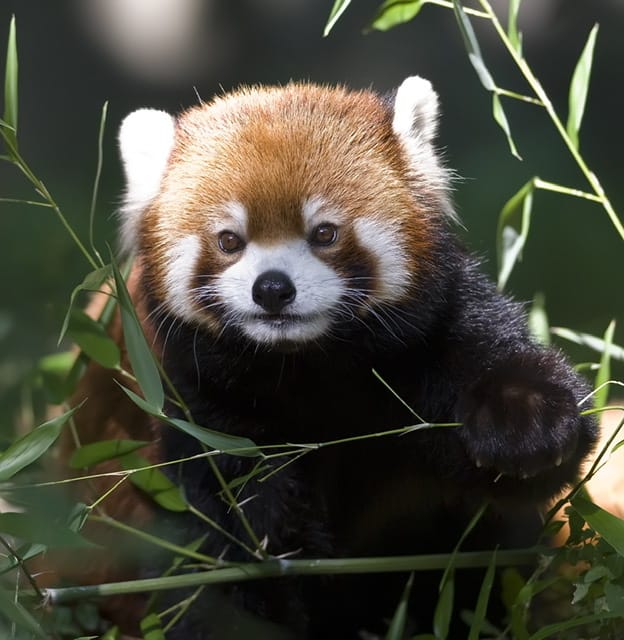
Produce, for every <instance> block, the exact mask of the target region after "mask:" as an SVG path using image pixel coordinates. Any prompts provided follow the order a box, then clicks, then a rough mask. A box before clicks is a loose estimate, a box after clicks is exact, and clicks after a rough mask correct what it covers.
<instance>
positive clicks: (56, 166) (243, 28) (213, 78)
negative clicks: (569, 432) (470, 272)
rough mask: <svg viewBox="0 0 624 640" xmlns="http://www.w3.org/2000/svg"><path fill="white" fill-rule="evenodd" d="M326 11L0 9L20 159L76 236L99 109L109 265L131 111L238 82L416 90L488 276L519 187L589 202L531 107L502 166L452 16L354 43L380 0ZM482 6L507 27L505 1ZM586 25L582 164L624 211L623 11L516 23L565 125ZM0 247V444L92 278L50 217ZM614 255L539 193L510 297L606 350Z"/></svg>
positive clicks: (138, 5) (11, 192)
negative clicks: (71, 304)
mask: <svg viewBox="0 0 624 640" xmlns="http://www.w3.org/2000/svg"><path fill="white" fill-rule="evenodd" d="M332 3H333V0H239V1H237V2H235V1H233V0H56V1H55V2H50V0H29V1H28V2H24V1H23V0H22V1H21V2H20V1H19V0H14V1H13V0H2V3H1V5H0V51H1V52H2V54H1V55H2V56H3V57H4V51H5V50H6V38H7V33H8V27H9V20H10V16H11V15H12V14H15V15H16V18H17V29H18V47H19V62H20V86H19V89H20V113H19V116H20V119H19V140H20V148H21V151H22V154H23V156H24V157H25V158H26V159H27V161H28V162H29V163H30V165H31V167H32V168H33V169H34V171H35V172H36V173H37V175H38V176H39V177H40V178H42V179H43V181H44V182H45V184H46V186H47V187H48V189H49V190H50V192H51V193H52V195H53V196H54V197H55V198H56V200H57V202H58V203H59V204H60V206H61V208H62V210H63V212H64V213H65V215H66V217H67V218H68V219H69V221H70V223H71V224H72V226H74V228H75V229H76V230H77V231H78V232H79V234H81V236H85V234H86V229H87V221H88V211H89V206H90V198H91V188H92V183H93V178H94V172H95V167H96V152H97V144H96V142H97V134H98V126H99V120H100V111H101V108H102V104H103V103H104V102H105V101H109V118H108V126H107V130H106V138H105V165H104V173H103V176H102V188H101V196H100V199H99V204H98V209H97V223H96V226H97V229H96V237H97V238H98V239H99V246H100V247H102V248H104V251H105V247H106V242H110V243H113V244H114V242H115V240H114V238H115V232H114V228H115V220H114V212H115V208H116V206H117V202H118V199H119V193H120V189H121V187H122V182H121V172H120V167H119V162H118V158H117V153H116V149H115V136H116V130H117V127H118V124H119V121H120V119H121V118H122V117H123V116H124V115H125V114H126V113H127V112H129V111H131V110H133V109H135V108H137V107H141V106H152V107H157V108H163V109H167V110H170V111H173V112H175V111H179V110H181V109H183V108H185V107H187V106H190V105H193V104H195V103H196V102H197V100H198V98H197V96H198V95H199V96H201V97H202V98H204V99H207V98H209V97H210V96H212V95H213V94H214V93H216V92H220V91H223V90H228V89H230V88H232V87H235V86H237V85H239V84H241V83H284V82H287V81H288V80H289V79H291V78H294V79H311V80H314V81H320V82H328V83H345V84H348V85H351V86H353V87H368V86H373V87H374V88H376V89H379V90H380V91H385V90H388V89H391V88H393V87H396V86H397V85H398V84H399V83H400V82H401V80H402V79H403V78H404V77H405V76H407V75H410V74H414V73H416V74H419V75H423V76H425V77H427V78H429V79H430V80H432V82H433V83H434V86H435V87H436V88H437V90H438V92H439V94H440V97H441V103H442V109H443V119H442V122H441V128H440V139H439V143H440V147H441V148H442V149H443V150H444V153H445V156H446V159H447V162H448V164H449V165H450V166H452V167H454V168H456V169H457V171H458V173H459V174H460V175H461V176H462V177H463V178H464V180H463V181H461V182H459V183H458V184H457V189H456V194H455V200H456V203H457V208H458V210H459V212H460V215H461V218H462V220H463V222H464V225H465V229H460V233H462V234H463V235H465V237H466V241H467V243H468V244H469V245H470V246H471V247H472V248H473V249H474V250H475V251H476V252H477V253H479V254H481V255H482V256H483V257H484V258H485V259H486V260H487V264H486V268H487V269H488V270H489V271H490V273H492V274H494V272H495V254H494V249H493V247H494V239H495V230H496V221H497V217H498V214H499V212H500V209H501V207H502V206H503V204H504V203H505V201H506V200H507V199H508V198H509V197H510V196H511V195H512V194H513V193H515V191H517V190H518V189H519V188H520V186H522V184H523V183H524V182H525V181H526V180H527V179H529V178H530V177H532V176H533V175H539V176H540V177H542V178H543V179H546V180H550V181H555V182H556V181H560V182H561V183H563V184H566V185H569V186H574V187H578V188H582V189H586V188H588V187H587V185H586V184H585V183H584V181H583V178H582V176H581V174H580V172H579V171H578V170H577V169H576V167H575V165H574V164H573V163H572V161H571V160H570V158H569V155H568V154H567V152H566V150H565V149H564V146H563V143H562V142H561V141H560V139H559V138H558V137H557V135H556V134H555V133H554V131H553V127H552V125H551V123H550V121H549V120H548V118H547V116H546V114H545V113H544V112H543V110H541V109H540V108H537V107H533V106H530V105H524V104H519V103H515V102H510V101H505V105H506V107H507V113H508V116H509V118H510V121H511V125H512V129H513V131H514V132H515V137H516V140H517V142H518V144H519V149H520V153H521V154H522V155H523V157H524V162H522V163H521V162H519V161H517V160H515V159H514V158H512V157H511V156H510V154H509V153H508V151H507V144H506V141H505V139H504V137H503V135H502V133H501V132H500V130H499V128H498V127H497V125H496V124H495V123H494V122H493V120H492V119H491V117H490V115H489V114H490V104H491V98H490V96H489V95H488V94H486V93H485V92H484V90H483V89H482V87H481V85H480V84H479V82H478V80H477V77H476V76H475V73H474V71H473V69H472V67H471V66H470V64H469V62H468V60H467V56H466V54H465V51H464V48H463V44H462V41H461V38H460V35H459V32H458V30H457V27H456V24H455V19H454V17H453V15H452V12H450V11H448V10H446V9H443V8H440V7H436V6H433V5H426V6H425V7H424V9H423V10H422V12H421V13H420V15H419V16H418V17H417V18H416V20H415V21H413V22H411V23H408V24H406V25H403V26H401V27H398V28H396V29H394V30H392V31H390V32H387V33H380V32H372V33H369V34H367V35H364V34H363V31H364V30H365V28H366V26H367V25H368V24H369V23H370V20H371V18H372V17H373V16H374V14H375V10H376V8H377V6H378V4H379V1H378V0H358V1H357V2H353V4H352V6H351V7H350V8H349V9H348V10H347V12H346V13H345V15H344V16H343V18H342V19H341V20H340V21H339V22H338V24H337V26H336V28H335V29H334V31H333V32H332V33H331V34H330V36H329V37H327V38H323V37H322V31H323V27H324V25H325V22H326V19H327V16H328V14H329V11H330V9H331V5H332ZM493 4H494V6H495V7H497V8H498V9H500V11H501V15H503V17H504V14H505V11H504V10H505V7H506V5H507V2H506V0H500V1H494V2H493ZM473 22H474V24H475V27H476V28H477V33H478V35H479V37H480V39H481V44H482V48H483V50H484V55H485V58H486V61H487V63H488V66H489V68H490V70H491V71H492V72H493V74H494V77H495V79H496V80H497V81H498V83H499V84H500V85H501V86H503V87H505V88H508V89H513V90H517V91H520V92H526V91H528V89H527V88H526V86H525V84H524V82H523V80H522V79H521V77H520V76H519V74H518V72H517V71H516V70H515V69H514V68H513V66H512V65H511V63H510V61H509V58H508V56H507V54H506V52H505V51H504V50H503V48H502V46H501V45H500V43H499V42H498V41H497V38H496V36H495V34H494V32H493V30H492V29H491V27H490V26H489V25H488V24H484V23H481V22H480V21H477V20H475V21H473ZM595 22H599V23H600V33H599V37H598V43H597V47H596V55H595V63H594V72H593V77H592V82H591V87H590V95H589V102H588V106H587V110H586V114H585V119H584V123H583V128H582V133H581V150H582V152H583V154H584V156H585V158H586V159H587V161H588V163H589V165H590V167H591V168H592V169H593V170H594V171H595V172H596V173H597V174H598V176H599V177H600V179H601V181H602V183H603V186H604V187H605V189H606V190H607V193H608V194H609V195H610V197H611V200H612V202H613V204H614V206H615V208H616V210H618V211H621V210H623V209H624V180H623V177H624V173H623V171H622V167H623V163H622V160H621V157H622V146H623V143H624V133H623V131H624V128H623V126H622V117H623V114H624V93H623V91H622V83H623V80H624V76H623V71H622V70H623V68H624V43H623V41H622V29H623V26H624V3H622V1H621V0H595V1H594V2H586V1H584V0H524V3H523V6H522V8H521V12H520V27H521V29H522V31H523V32H524V48H525V51H526V54H527V57H528V60H529V61H530V63H531V65H532V66H533V68H534V70H535V71H536V73H537V75H538V77H539V78H541V80H542V82H543V84H544V86H545V88H546V90H547V91H548V92H549V94H550V96H551V98H552V99H553V101H554V103H555V105H556V107H557V109H558V111H559V113H560V114H561V116H562V118H563V119H564V121H565V118H566V115H567V91H568V85H569V81H570V77H571V74H572V71H573V69H574V65H575V64H576V60H577V58H578V56H579V54H580V52H581V50H582V48H583V45H584V43H585V40H586V38H587V35H588V33H589V31H590V29H591V27H592V26H593V24H594V23H595ZM2 65H4V61H2ZM0 197H5V198H7V197H9V198H20V197H24V198H30V199H34V194H33V193H32V191H31V189H30V187H29V185H28V184H27V183H26V182H25V180H24V179H23V177H22V176H21V175H20V174H19V172H18V171H17V170H16V169H15V168H14V167H12V166H11V165H9V164H7V163H3V164H1V165H0ZM0 240H1V241H2V244H1V245H0V246H1V250H0V273H1V274H2V277H1V278H0V433H2V434H4V436H5V437H6V436H7V435H8V434H10V433H11V430H12V426H11V425H12V424H15V420H14V419H13V418H14V417H15V416H16V415H18V414H19V412H20V411H23V410H24V408H25V407H27V406H28V399H29V391H28V389H29V387H28V385H27V384H25V383H24V380H26V379H28V378H29V376H30V372H31V371H32V369H33V366H34V365H35V364H36V362H37V359H38V358H39V357H41V356H42V355H44V354H46V353H49V352H51V351H54V350H55V349H56V340H57V336H58V332H59V329H60V326H61V323H62V318H63V315H64V313H65V309H66V307H67V303H68V299H69V294H70V292H71V290H72V289H73V287H74V286H75V285H76V284H78V283H79V282H80V281H81V280H82V278H83V277H84V275H85V274H86V273H87V272H88V271H89V266H88V264H87V263H86V261H85V259H84V258H83V257H82V256H81V254H80V253H79V252H78V251H77V250H76V248H75V246H74V245H73V244H72V242H71V241H70V239H69V237H68V235H67V233H66V232H65V231H64V229H63V228H62V226H61V225H60V223H59V222H58V220H57V219H55V218H54V215H53V213H52V212H51V211H50V210H48V209H43V208H34V207H26V206H23V205H8V204H6V203H0ZM623 247H624V245H623V242H622V240H621V239H620V238H619V237H618V236H617V234H616V232H615V230H614V228H613V227H612V225H611V224H610V222H609V221H608V219H607V216H606V214H605V212H604V211H603V210H602V209H601V208H600V207H599V206H598V205H595V204H592V203H590V202H586V201H579V200H576V199H573V198H570V197H566V196H556V195H554V194H549V193H546V192H540V193H539V194H538V195H537V197H536V202H535V207H534V219H533V226H532V231H531V235H530V238H529V242H528V246H527V248H526V250H525V253H524V261H523V263H522V264H521V265H520V266H519V267H518V268H517V269H516V271H515V272H514V274H513V275H512V279H511V281H510V284H509V289H510V290H511V291H513V293H514V294H515V295H516V296H517V297H518V298H520V299H522V300H526V301H529V300H531V299H532V297H533V295H534V293H535V292H543V293H544V294H545V296H546V304H547V310H548V312H549V315H550V319H551V322H552V324H555V325H563V326H568V327H571V328H574V329H577V330H582V331H587V332H592V333H597V334H602V333H603V331H604V329H605V328H606V326H607V324H608V322H609V320H610V319H612V318H614V317H615V318H618V317H619V318H620V319H623V320H624V313H623V311H624V296H623V295H622V291H623V289H624V287H623V286H622V285H623V277H622V273H623V268H622V264H623V262H622V257H623V251H622V249H623ZM622 329H624V327H620V328H619V330H618V333H617V337H618V339H619V341H620V342H622V335H623V332H622ZM566 346H567V345H566ZM574 355H575V357H577V358H581V359H582V358H589V357H591V354H590V353H589V352H578V353H574ZM26 413H27V412H26Z"/></svg>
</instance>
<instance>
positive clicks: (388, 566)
mask: <svg viewBox="0 0 624 640" xmlns="http://www.w3.org/2000/svg"><path fill="white" fill-rule="evenodd" d="M537 556H538V551H537V550H536V549H517V550H510V551H498V552H497V555H496V565H497V566H499V567H500V566H518V565H532V564H535V562H536V561H537ZM450 558H451V554H447V553H444V554H432V555H419V556H388V557H383V558H379V557H377V558H339V559H322V560H288V559H271V560H265V561H262V562H255V563H246V564H241V565H238V566H233V567H225V568H222V569H214V570H212V571H201V572H197V573H189V574H185V575H178V576H168V577H163V578H147V579H144V580H130V581H127V582H112V583H108V584H101V585H92V586H86V587H84V586H83V587H65V588H59V589H46V590H45V592H44V595H45V598H46V601H47V602H49V603H51V604H54V605H57V604H67V603H70V602H76V601H79V600H84V599H87V598H98V597H107V596H113V595H128V594H131V593H144V592H150V591H163V590H166V589H180V588H188V587H197V586H199V585H205V584H223V583H229V582H243V581H250V580H259V579H263V578H276V577H284V576H310V575H327V574H359V573H390V572H407V571H431V570H443V569H444V568H445V567H446V566H447V564H448V562H449V560H450ZM491 558H492V551H471V552H464V553H459V554H457V555H456V556H455V559H454V563H455V567H456V568H461V569H468V568H483V567H487V566H489V563H490V561H491Z"/></svg>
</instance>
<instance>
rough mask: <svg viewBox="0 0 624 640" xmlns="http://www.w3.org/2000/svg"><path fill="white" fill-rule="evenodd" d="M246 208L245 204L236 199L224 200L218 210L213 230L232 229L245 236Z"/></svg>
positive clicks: (216, 231)
mask: <svg viewBox="0 0 624 640" xmlns="http://www.w3.org/2000/svg"><path fill="white" fill-rule="evenodd" d="M247 219H248V215H247V209H246V208H245V205H244V204H242V203H241V202H237V201H236V200H232V201H231V202H226V203H225V204H224V205H223V209H222V211H220V215H219V219H218V222H217V223H216V224H215V228H214V229H213V232H215V233H218V232H219V231H226V230H227V231H233V232H234V233H237V234H238V235H240V236H242V237H246V236H247Z"/></svg>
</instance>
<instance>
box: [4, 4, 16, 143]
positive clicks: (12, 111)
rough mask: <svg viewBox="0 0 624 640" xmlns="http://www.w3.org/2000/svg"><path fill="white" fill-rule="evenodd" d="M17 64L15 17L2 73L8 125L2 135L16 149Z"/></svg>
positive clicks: (12, 21)
mask: <svg viewBox="0 0 624 640" xmlns="http://www.w3.org/2000/svg"><path fill="white" fill-rule="evenodd" d="M17 80H18V63H17V30H16V26H15V16H13V17H12V18H11V23H10V26H9V39H8V44H7V54H6V66H5V71H4V115H3V120H4V122H5V123H6V124H7V125H8V128H7V129H5V130H4V133H3V135H4V136H6V138H7V140H8V141H9V142H10V144H11V145H13V147H14V149H17V112H18V91H17V85H18V82H17Z"/></svg>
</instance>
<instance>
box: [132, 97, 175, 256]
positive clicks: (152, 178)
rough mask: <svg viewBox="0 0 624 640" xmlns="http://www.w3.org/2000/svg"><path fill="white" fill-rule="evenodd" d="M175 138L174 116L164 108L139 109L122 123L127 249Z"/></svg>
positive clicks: (161, 174) (160, 176) (133, 237)
mask: <svg viewBox="0 0 624 640" xmlns="http://www.w3.org/2000/svg"><path fill="white" fill-rule="evenodd" d="M174 137H175V119H174V118H173V116H170V115H169V114H168V113H166V112H164V111H157V110H156V109H139V110H138V111H134V112H132V113H131V114H130V115H128V116H126V118H125V119H124V121H123V122H122V123H121V127H120V129H119V149H120V151H121V158H122V161H123V165H124V169H125V173H126V193H125V198H124V204H123V207H122V208H121V218H122V220H121V241H122V246H123V248H124V250H126V251H132V249H133V248H134V246H135V238H136V227H137V225H138V221H139V218H140V216H141V213H142V211H143V209H145V207H146V206H147V205H148V204H149V202H150V201H151V200H152V199H153V198H154V197H155V196H156V194H157V193H158V189H159V187H160V182H161V180H162V177H163V175H164V173H165V169H166V167H167V160H168V159H169V155H170V153H171V149H172V148H173V142H174Z"/></svg>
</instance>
